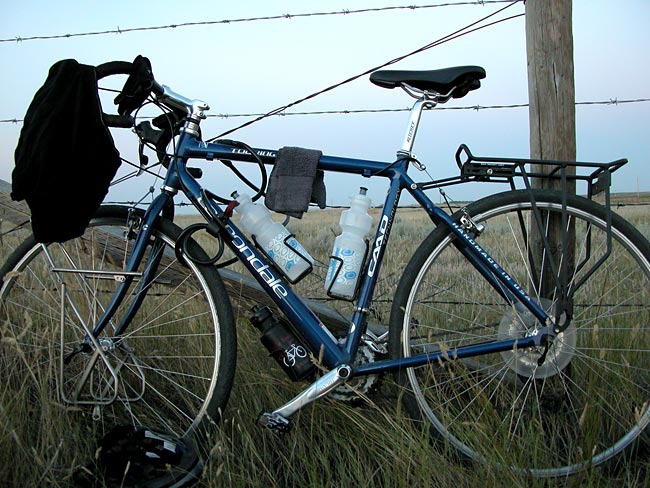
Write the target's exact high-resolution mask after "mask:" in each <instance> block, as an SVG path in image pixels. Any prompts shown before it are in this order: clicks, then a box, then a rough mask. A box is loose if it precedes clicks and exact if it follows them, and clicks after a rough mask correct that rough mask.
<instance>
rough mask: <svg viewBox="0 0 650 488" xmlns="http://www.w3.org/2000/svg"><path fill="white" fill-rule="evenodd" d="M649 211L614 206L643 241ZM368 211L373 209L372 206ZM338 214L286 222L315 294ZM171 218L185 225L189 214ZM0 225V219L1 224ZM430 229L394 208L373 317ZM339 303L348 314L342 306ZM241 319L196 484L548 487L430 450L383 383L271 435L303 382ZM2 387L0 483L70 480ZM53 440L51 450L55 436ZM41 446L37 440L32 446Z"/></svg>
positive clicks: (641, 468)
mask: <svg viewBox="0 0 650 488" xmlns="http://www.w3.org/2000/svg"><path fill="white" fill-rule="evenodd" d="M649 208H650V207H636V206H625V207H620V208H618V209H617V211H618V212H619V213H621V214H622V215H623V216H624V217H626V218H628V219H630V220H631V221H632V222H633V223H634V225H635V226H637V227H638V228H639V229H640V230H641V231H642V232H643V233H644V235H645V236H646V237H650V211H649V210H648V209H649ZM374 213H375V215H376V214H377V213H378V211H376V210H375V211H374ZM339 214H340V210H331V211H321V210H318V211H310V212H309V213H308V214H307V215H305V217H304V218H303V219H302V220H300V221H298V220H293V221H291V223H290V225H289V228H290V230H291V231H292V232H295V233H296V235H297V237H298V240H299V241H300V242H301V244H302V245H303V246H304V247H305V248H306V249H308V250H309V252H310V253H311V254H312V256H313V257H314V258H316V260H317V262H319V263H321V264H320V265H318V266H316V268H315V271H314V273H312V275H310V276H309V277H308V278H307V279H305V280H303V282H301V283H300V284H299V287H300V290H301V291H302V292H303V293H305V294H307V295H309V296H310V297H313V298H325V293H324V290H323V282H324V278H325V272H326V264H327V262H328V256H329V253H330V250H331V246H332V243H333V239H334V233H335V231H336V230H337V229H336V227H337V225H336V224H337V222H338V218H339ZM178 220H179V221H181V222H182V223H189V222H190V221H191V220H192V218H190V217H182V218H180V219H178ZM375 222H376V218H375ZM7 227H8V226H7V225H6V224H3V227H2V229H6V228H7ZM430 228H431V224H430V223H429V222H428V219H427V217H426V216H425V214H424V212H422V211H421V210H415V209H404V210H402V211H400V212H399V213H398V218H397V220H396V223H395V226H394V229H393V234H392V235H391V238H392V239H391V248H390V251H389V252H388V253H387V256H386V260H385V265H384V269H383V270H382V281H381V282H380V284H379V286H378V290H377V291H378V303H377V310H376V313H375V316H374V320H376V321H378V322H383V323H386V322H387V319H388V315H387V313H388V310H389V308H390V302H391V300H392V296H393V290H394V286H395V285H396V283H397V280H398V279H399V277H400V274H401V270H402V269H403V268H404V266H405V265H406V263H407V261H408V259H409V257H410V256H411V255H412V253H413V252H414V251H415V249H416V248H417V246H418V244H419V242H421V240H422V239H423V238H424V237H425V236H426V234H427V233H428V232H429V230H430ZM15 243H16V241H15V240H12V238H11V237H5V238H4V239H3V240H2V242H0V250H1V255H2V256H3V257H5V256H6V255H8V253H9V251H10V249H12V248H13V247H14V246H15ZM208 247H209V244H208ZM3 260H4V259H3ZM234 298H235V299H236V297H234ZM337 306H339V307H340V308H341V310H343V311H349V306H348V305H347V304H338V305H337ZM239 319H241V320H238V322H239V332H238V334H239V350H238V354H239V356H238V370H237V375H236V379H235V387H234V390H233V393H232V396H231V400H230V402H229V405H228V409H227V410H226V412H225V416H224V421H223V423H222V424H221V425H220V426H218V427H216V430H215V432H214V438H213V439H212V455H211V457H210V460H209V462H208V465H207V466H206V469H205V471H204V473H203V478H202V479H201V480H200V482H199V483H198V486H202V487H208V486H210V487H211V486H232V487H251V486H253V487H258V486H259V487H267V486H272V487H275V486H278V487H280V486H311V487H321V486H322V487H325V486H327V487H330V486H340V487H347V486H358V487H370V486H372V487H402V486H436V485H443V486H444V485H452V484H453V486H455V487H459V488H460V487H474V486H494V487H508V488H512V487H524V486H526V487H527V486H539V487H542V486H556V485H551V484H547V483H545V482H543V481H538V480H527V479H521V478H519V477H517V476H515V475H514V474H512V473H510V472H497V471H494V470H493V469H490V468H487V467H484V466H478V465H474V466H467V465H462V464H460V463H457V462H454V460H453V458H452V457H451V456H449V455H447V454H449V453H444V452H439V451H437V450H436V449H435V448H434V447H433V446H432V445H431V443H430V442H429V439H428V437H427V436H426V435H425V434H424V433H423V432H422V431H421V430H419V429H418V426H417V425H415V424H413V423H411V422H408V421H406V420H405V417H404V416H402V415H401V411H400V409H401V407H400V403H399V402H398V401H397V399H396V398H394V397H393V395H394V392H395V391H396V390H395V389H393V388H392V387H391V385H390V380H388V379H387V380H386V382H385V383H384V386H383V387H382V389H381V390H380V392H379V394H378V395H377V396H376V397H373V398H372V399H369V400H368V401H367V402H364V403H362V405H361V406H359V407H352V406H349V405H346V404H342V403H337V402H335V401H331V400H327V399H325V400H322V401H319V402H317V403H316V404H315V405H313V406H311V407H309V408H307V409H305V410H304V411H303V412H302V413H300V414H299V415H298V416H297V418H296V419H295V420H296V422H295V426H294V431H293V432H292V433H290V434H288V435H285V436H277V435H274V434H272V433H269V432H266V431H264V430H262V429H260V428H259V427H258V426H257V425H256V424H255V420H256V418H257V415H258V414H259V413H260V412H261V411H269V410H272V409H273V408H276V407H278V406H279V405H281V404H283V403H284V402H286V401H287V400H288V399H290V398H291V397H292V396H293V395H295V394H296V393H297V392H299V391H300V389H301V388H302V387H303V386H304V385H302V384H293V383H290V382H289V381H288V380H287V379H286V377H285V376H284V375H283V373H282V372H281V371H280V370H279V369H278V368H277V367H276V366H275V363H274V362H273V360H272V359H270V358H268V357H267V353H266V351H265V349H264V348H263V347H262V346H261V345H260V344H259V341H258V339H257V332H256V331H254V330H252V328H251V327H250V326H249V325H248V324H247V323H246V321H245V320H244V319H243V317H240V318H239ZM1 388H2V392H1V393H0V446H1V452H2V454H0V465H1V466H2V468H0V475H2V476H0V486H10V484H9V485H8V483H12V482H10V481H8V480H17V479H21V480H23V481H22V482H23V483H24V486H43V485H44V484H45V485H48V486H50V485H51V486H68V485H69V483H66V482H62V483H60V484H54V482H53V481H50V482H46V481H44V479H43V478H41V477H40V475H38V474H37V473H38V472H41V471H42V468H43V467H39V464H43V463H44V461H41V460H40V459H39V457H38V455H37V451H36V450H34V449H33V448H32V447H36V446H20V445H17V444H16V441H15V439H14V437H13V436H12V426H11V425H10V424H9V423H8V422H7V421H6V419H5V417H4V413H3V412H4V411H3V410H1V408H2V405H3V404H4V403H5V402H7V401H10V400H14V401H15V400H16V399H15V398H10V397H9V395H12V394H13V392H10V391H8V390H7V387H6V386H5V385H3V386H2V387H1ZM18 400H20V399H18ZM23 401H29V399H24V400H23ZM60 422H64V421H60ZM50 428H51V430H52V432H61V434H60V435H65V432H66V428H65V423H60V424H58V425H54V426H50ZM54 437H56V436H54ZM80 442H82V440H81V439H80ZM51 445H52V446H54V447H53V448H54V449H56V445H57V443H56V440H55V439H52V441H51ZM42 447H43V446H38V449H40V448H42ZM36 468H37V469H36ZM34 475H36V477H35V478H33V476H34ZM30 476H32V477H31V478H30ZM2 477H4V479H3V478H2ZM45 479H47V478H45ZM13 486H17V485H15V484H14V485H13ZM563 486H576V487H577V486H580V487H598V486H630V487H632V486H639V487H641V486H650V462H649V461H648V459H647V454H645V455H644V456H642V457H640V458H638V459H634V460H623V462H622V464H621V465H619V466H618V467H617V468H616V469H613V470H605V469H597V470H593V471H589V472H587V473H585V474H583V475H580V476H578V477H576V478H573V479H571V480H569V481H567V482H566V483H565V484H564V485H563Z"/></svg>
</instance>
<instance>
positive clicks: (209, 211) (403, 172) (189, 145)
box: [94, 133, 554, 376]
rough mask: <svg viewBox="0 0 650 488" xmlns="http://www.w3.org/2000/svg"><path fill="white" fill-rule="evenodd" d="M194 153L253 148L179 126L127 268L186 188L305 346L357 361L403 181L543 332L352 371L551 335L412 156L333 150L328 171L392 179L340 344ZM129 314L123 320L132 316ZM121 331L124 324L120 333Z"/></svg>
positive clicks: (324, 161)
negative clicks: (423, 180)
mask: <svg viewBox="0 0 650 488" xmlns="http://www.w3.org/2000/svg"><path fill="white" fill-rule="evenodd" d="M254 151H255V152H256V154H257V156H258V157H259V158H261V160H262V161H263V162H264V164H273V163H274V161H275V157H276V152H275V151H273V150H266V149H254ZM189 159H205V160H213V159H229V160H237V161H251V162H252V161H255V157H254V156H253V155H252V154H250V153H249V152H248V151H246V150H243V149H240V148H235V147H233V146H227V145H223V144H213V143H205V142H203V141H200V140H198V139H197V138H195V137H194V136H192V135H190V134H186V133H182V134H181V135H180V136H179V137H178V139H177V141H176V155H175V157H174V158H173V159H172V161H171V163H170V167H169V170H168V172H167V176H166V179H165V183H164V185H163V186H162V192H161V194H160V195H158V196H157V197H156V198H155V199H154V201H153V203H152V204H151V205H150V206H149V208H148V209H147V211H146V214H145V217H144V221H143V223H142V225H141V231H140V233H139V234H138V239H137V241H136V243H135V247H134V252H133V254H132V257H131V260H130V262H129V263H128V264H127V270H126V271H127V273H128V272H129V271H131V270H133V269H136V268H137V265H138V264H139V262H140V260H141V259H142V256H143V255H144V250H145V247H146V245H147V243H148V241H149V237H150V229H151V227H152V225H153V223H154V221H155V219H156V218H157V217H158V215H159V214H160V213H161V212H162V211H163V209H165V208H166V207H167V206H168V205H170V204H171V203H172V199H173V197H174V195H175V194H176V193H178V191H182V192H183V193H184V194H185V195H187V197H188V198H189V199H190V200H191V201H192V203H193V204H194V206H195V207H196V208H197V209H198V211H199V212H200V213H201V214H202V215H203V217H204V218H205V219H206V220H207V221H208V222H215V220H216V219H219V220H220V222H222V223H221V224H220V226H219V228H220V234H221V238H222V239H223V240H224V242H225V243H226V245H228V247H229V248H230V249H231V250H232V251H233V253H234V254H235V255H236V256H237V258H238V259H239V260H240V261H241V262H242V263H243V264H244V265H245V266H246V268H247V269H248V270H249V271H250V273H251V275H252V276H253V277H254V278H255V279H256V281H257V282H258V283H259V284H260V285H261V287H262V288H263V289H264V291H265V292H266V293H267V294H268V295H269V296H270V297H271V298H272V299H273V301H274V302H275V304H276V305H277V306H278V308H279V309H280V310H281V311H282V312H283V313H284V314H285V315H286V317H287V318H288V319H289V321H290V322H291V323H292V324H293V326H294V327H295V329H296V330H297V331H298V332H299V333H300V334H301V335H302V336H303V337H304V339H305V341H306V342H307V345H308V347H309V348H310V349H311V350H312V352H314V354H315V355H316V356H318V357H321V358H322V362H323V364H324V365H325V366H326V367H327V368H335V367H337V366H339V365H352V364H353V363H354V358H355V357H356V354H357V349H358V347H359V344H360V342H361V339H362V336H363V334H364V333H365V329H366V324H367V318H368V313H369V310H370V305H371V303H372V296H373V292H374V289H375V285H376V284H377V279H378V276H379V271H380V268H381V263H382V259H383V256H384V252H385V249H386V244H387V242H388V240H389V237H390V232H391V228H392V225H393V221H394V218H395V214H396V211H397V208H398V203H399V200H400V195H401V192H402V190H404V189H406V190H407V191H408V192H409V193H410V194H411V195H412V196H413V198H414V199H415V200H416V201H417V202H418V203H419V204H420V206H421V207H422V208H423V209H424V210H425V211H426V212H427V214H428V215H429V217H430V218H431V220H432V221H433V223H434V224H435V225H436V226H438V225H443V226H446V227H447V228H449V229H450V230H451V232H453V234H454V235H455V237H456V239H455V245H456V247H457V248H458V249H459V251H460V252H461V253H462V254H463V255H464V256H465V257H466V258H467V259H468V260H469V261H470V262H471V263H472V264H473V265H474V266H475V267H476V269H477V270H478V271H479V272H480V273H481V275H482V276H483V277H484V278H485V279H486V280H487V281H488V282H489V283H490V284H491V285H492V286H493V287H494V289H495V291H496V293H498V294H499V295H501V296H503V297H504V298H505V299H506V300H508V301H509V302H511V303H514V302H515V301H519V302H521V303H522V304H523V305H524V306H525V307H526V308H527V309H528V310H529V311H530V312H531V313H532V314H533V315H534V316H535V317H536V318H537V319H538V320H539V321H540V323H541V324H544V325H543V327H542V330H541V331H540V332H541V333H539V334H537V335H534V336H530V337H525V338H520V339H516V340H504V341H497V342H491V343H484V344H475V345H469V346H462V347H459V348H457V349H454V350H450V351H438V352H427V353H422V354H419V355H416V356H412V357H408V358H402V359H393V360H379V361H375V362H371V363H367V364H361V365H358V366H356V367H353V369H352V375H353V376H357V375H367V374H376V373H381V372H386V371H391V370H395V369H399V368H405V367H414V366H422V365H425V364H428V363H431V362H438V361H441V360H454V359H462V358H465V357H472V356H480V355H483V354H492V353H495V352H499V351H508V350H512V349H514V348H518V349H522V348H529V347H539V346H543V345H545V344H547V342H546V341H547V340H548V339H549V338H552V337H553V336H554V333H553V322H552V320H551V319H550V317H549V316H548V315H547V314H546V312H545V311H544V310H543V309H541V308H540V307H539V306H538V305H537V303H536V302H535V301H534V300H533V299H532V298H531V297H530V296H529V295H528V294H527V293H526V292H525V291H524V289H523V287H522V286H520V285H519V284H518V283H516V282H515V280H514V279H512V278H511V277H510V275H509V274H508V273H507V272H506V271H505V270H504V269H503V268H502V267H501V266H500V265H499V264H498V263H497V262H496V261H495V260H494V259H493V258H492V257H491V256H490V255H489V254H488V253H487V252H486V251H485V250H484V249H483V248H482V247H481V246H480V245H479V244H478V243H476V241H475V240H474V238H473V237H474V236H473V234H471V232H468V231H466V230H465V229H464V228H463V227H462V226H461V225H460V224H459V223H457V222H455V221H454V220H453V219H452V218H451V217H450V216H448V215H447V214H446V213H445V212H444V211H443V210H442V209H440V208H439V207H437V206H436V205H435V204H434V203H433V202H432V201H431V200H430V199H429V198H428V197H427V196H426V194H425V193H424V191H423V190H421V189H420V188H419V187H418V185H417V184H416V183H415V182H414V181H413V180H412V179H411V178H410V177H409V176H408V175H407V171H408V167H409V163H410V161H411V158H409V157H401V158H398V159H397V160H396V161H395V162H394V163H384V162H376V161H366V160H359V159H349V158H341V157H332V156H322V157H321V159H320V162H319V165H318V168H319V169H321V170H324V171H332V172H342V173H350V174H358V175H362V176H365V177H371V176H372V177H376V176H379V177H384V178H387V179H388V180H389V190H388V194H387V196H386V200H385V203H384V207H383V209H382V213H381V216H380V218H379V222H378V224H377V228H376V230H375V236H374V239H373V241H372V244H371V248H370V250H369V253H368V256H369V257H368V259H367V262H366V264H365V269H364V270H363V276H362V281H361V283H360V285H359V286H360V287H359V294H358V298H357V301H356V304H355V307H354V313H353V315H352V318H351V323H350V328H349V332H348V335H347V337H346V339H345V342H344V343H343V344H339V342H338V341H337V339H336V338H334V336H333V335H332V334H331V333H330V331H329V330H328V329H327V328H326V326H325V325H324V324H323V323H322V322H321V321H320V319H319V318H318V317H317V316H316V315H315V314H314V313H313V312H312V311H311V310H310V309H309V307H308V306H307V305H306V304H305V303H304V302H303V300H302V299H301V298H300V297H299V296H298V295H297V294H296V293H295V292H294V291H293V290H292V288H291V287H290V285H289V284H288V282H287V281H286V279H285V278H284V277H283V276H282V275H281V274H280V273H279V272H278V271H277V270H276V268H275V267H274V266H273V265H272V264H271V263H270V262H269V260H268V259H267V257H266V256H265V255H264V254H263V253H262V252H261V251H259V250H258V249H257V248H256V247H255V245H254V244H253V243H252V242H251V240H249V239H248V238H247V237H246V236H245V235H244V233H243V232H242V231H241V230H240V229H239V228H238V227H237V226H236V225H235V224H234V222H233V221H232V220H230V219H229V218H227V217H225V216H224V211H223V210H222V209H221V208H220V206H219V205H218V204H217V203H215V202H214V201H213V200H212V199H210V198H208V197H207V196H206V194H205V193H204V190H203V189H202V187H201V186H200V185H199V183H198V182H197V180H196V179H195V178H194V177H193V176H192V175H191V174H190V173H189V172H188V170H187V167H186V164H187V161H188V160H189ZM125 277H126V280H125V283H124V284H123V285H122V287H121V289H120V290H118V292H117V293H116V295H115V297H114V299H113V303H111V304H110V305H109V306H108V307H107V309H106V312H105V314H104V317H102V319H101V320H100V322H99V323H98V324H97V326H96V327H95V330H94V333H95V334H99V333H100V332H101V330H102V329H103V327H104V326H105V324H106V323H107V322H108V318H107V317H110V316H111V315H112V313H113V312H112V310H114V307H116V306H117V305H118V304H119V303H120V301H121V300H122V298H123V297H124V296H125V295H126V289H127V288H128V286H129V285H130V282H131V281H132V278H129V277H128V276H126V273H125ZM128 321H129V317H128V316H127V317H126V318H125V319H124V321H123V326H124V327H126V324H128ZM122 332H123V328H122V327H119V328H118V330H117V334H120V333H122Z"/></svg>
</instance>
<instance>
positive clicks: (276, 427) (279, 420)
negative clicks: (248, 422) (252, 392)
mask: <svg viewBox="0 0 650 488" xmlns="http://www.w3.org/2000/svg"><path fill="white" fill-rule="evenodd" d="M257 423H258V424H259V425H260V426H262V427H266V428H267V429H269V430H272V431H273V432H278V433H280V434H284V433H287V432H289V431H290V430H291V425H292V423H291V420H289V419H287V418H284V417H283V416H282V415H280V414H277V413H266V412H265V413H263V414H261V415H260V416H259V418H258V419H257Z"/></svg>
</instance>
